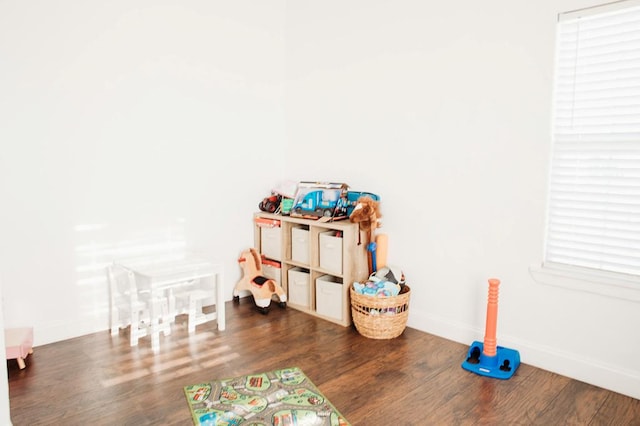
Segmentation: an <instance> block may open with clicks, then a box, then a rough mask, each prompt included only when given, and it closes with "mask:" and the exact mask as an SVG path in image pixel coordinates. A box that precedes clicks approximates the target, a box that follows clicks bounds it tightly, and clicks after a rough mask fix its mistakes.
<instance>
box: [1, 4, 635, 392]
mask: <svg viewBox="0 0 640 426" xmlns="http://www.w3.org/2000/svg"><path fill="white" fill-rule="evenodd" d="M534 3H535V4H534ZM592 3H593V2H592ZM586 4H587V2H586V1H577V0H576V1H572V2H569V1H562V2H552V1H549V2H547V3H540V2H537V3H536V2H527V1H525V0H518V1H507V0H490V1H487V2H482V4H481V5H480V4H478V3H477V2H473V1H465V2H463V3H460V2H457V3H455V4H451V5H449V4H448V3H446V2H439V3H433V2H421V1H417V0H413V1H410V0H400V1H396V2H387V1H382V0H373V1H371V0H369V1H366V2H365V1H362V0H358V1H355V0H352V1H349V2H344V1H342V2H338V1H335V0H331V1H325V2H313V1H310V0H296V1H290V2H286V4H285V2H283V1H280V2H259V1H251V0H243V1H236V2H224V3H222V2H216V3H213V4H212V3H211V2H205V1H196V0H187V1H183V2H180V3H178V2H169V1H164V2H150V1H133V2H131V1H124V0H120V1H115V2H108V3H105V4H101V5H100V6H96V5H95V3H91V4H90V3H87V2H82V1H80V0H75V1H74V0H63V1H59V2H56V3H55V5H54V4H53V3H50V2H45V1H38V2H36V1H32V2H29V3H25V2H17V1H6V2H2V3H1V4H0V93H2V94H3V95H2V96H1V97H0V144H1V146H2V154H1V155H0V199H1V200H2V208H1V209H0V235H1V236H2V237H1V238H0V259H1V260H0V275H2V277H3V284H4V285H3V287H2V289H3V292H4V298H5V305H4V306H5V313H4V314H5V325H6V326H20V325H26V324H28V325H33V326H34V328H35V339H36V345H41V344H44V343H48V342H53V341H57V340H61V339H66V338H70V337H74V336H77V335H81V334H85V333H89V332H93V331H99V330H106V328H107V311H106V309H107V297H106V294H107V290H106V284H105V282H104V277H103V276H102V275H103V274H102V270H101V267H102V265H103V264H104V262H105V261H107V260H108V259H109V258H111V257H113V256H117V255H121V254H123V253H131V252H135V251H138V250H141V249H144V248H145V247H146V248H147V249H148V248H154V249H172V248H180V247H183V246H186V247H189V248H195V249H201V250H205V251H207V252H210V253H211V256H212V257H215V258H218V259H221V260H222V261H223V262H224V263H225V267H226V270H227V274H226V277H227V278H226V281H227V283H226V284H227V297H228V298H230V297H231V287H232V286H233V284H234V282H235V279H237V277H238V276H239V270H238V269H237V264H236V262H235V258H236V256H237V254H238V252H239V251H240V250H241V249H242V248H245V247H246V246H248V245H252V244H253V235H252V230H253V229H252V226H251V222H250V220H251V214H252V212H253V211H255V210H256V205H257V202H258V201H259V200H260V198H261V197H263V196H264V195H266V194H267V193H268V191H269V189H270V188H271V187H272V186H274V185H276V184H277V183H278V182H279V181H280V180H281V179H284V178H287V179H289V178H290V179H298V180H303V179H304V180H331V181H341V182H347V183H349V184H350V185H351V187H352V188H353V189H360V190H367V191H372V192H377V193H379V194H380V195H381V196H382V198H383V204H382V210H383V213H384V215H385V217H384V228H383V229H381V232H382V231H384V232H386V233H388V234H389V236H390V252H389V260H390V261H391V262H392V263H395V264H398V265H400V266H401V267H402V268H403V269H404V271H405V273H406V275H407V277H408V279H409V283H410V284H411V287H412V289H413V294H412V301H411V309H410V319H409V324H410V325H411V326H413V327H416V328H419V329H422V330H425V331H428V332H431V333H434V334H438V335H442V336H444V337H446V338H449V339H452V340H456V341H459V342H462V343H465V344H470V343H471V342H472V341H473V340H481V339H482V337H483V332H484V319H485V308H486V296H487V282H486V280H487V278H489V277H491V276H497V277H499V278H501V279H502V282H503V284H502V286H501V289H500V313H499V326H498V342H499V344H501V345H503V346H507V347H511V348H514V349H518V350H519V351H520V353H521V356H522V359H523V362H525V363H528V364H532V365H536V366H539V367H542V368H545V369H548V370H551V371H556V372H559V373H561V374H566V375H568V376H571V377H574V378H578V379H580V380H584V381H587V382H590V383H594V384H597V385H600V386H603V387H607V388H609V389H613V390H617V391H619V392H622V393H626V394H629V395H632V396H634V397H636V398H640V394H639V393H638V389H640V369H639V367H638V365H637V362H636V360H635V359H634V358H635V356H634V355H635V354H637V353H639V352H640V340H639V338H638V334H637V333H636V332H635V330H634V327H633V326H634V325H637V324H638V322H639V320H640V311H639V310H638V309H637V304H636V303H628V302H624V301H621V300H616V299H611V298H606V297H601V296H597V295H594V294H588V293H583V292H576V291H571V290H567V289H564V288H557V287H550V286H545V285H541V284H539V283H537V282H535V281H534V280H532V278H531V276H530V275H529V272H528V268H529V266H530V265H531V264H536V263H538V264H539V263H540V261H541V259H542V244H543V240H542V237H543V230H544V214H545V197H546V178H547V167H548V161H547V157H548V155H549V136H548V135H549V131H550V126H549V116H550V98H551V81H552V67H553V48H554V39H553V37H554V36H553V31H554V24H555V13H556V12H557V11H558V10H564V8H563V9H559V8H560V7H564V6H566V9H573V8H576V7H578V6H580V5H586ZM285 6H286V7H285ZM285 9H286V10H285ZM285 11H286V23H285ZM285 42H286V43H285ZM285 53H286V55H285ZM285 76H286V82H285V83H284V87H285V89H286V98H285V97H284V95H283V77H285ZM285 111H286V116H285ZM285 124H286V129H285ZM285 130H286V133H285ZM283 141H286V145H285V142H283ZM283 147H284V149H283ZM223 148H224V149H225V152H224V153H223V152H222V150H223ZM283 152H284V156H283ZM463 357H464V354H460V362H462V361H463Z"/></svg>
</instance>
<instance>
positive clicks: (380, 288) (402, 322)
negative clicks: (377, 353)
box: [350, 266, 411, 339]
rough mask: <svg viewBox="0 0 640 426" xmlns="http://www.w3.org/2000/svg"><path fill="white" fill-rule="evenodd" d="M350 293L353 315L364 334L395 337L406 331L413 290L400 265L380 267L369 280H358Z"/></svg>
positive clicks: (380, 337) (384, 337) (375, 337)
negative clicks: (359, 281)
mask: <svg viewBox="0 0 640 426" xmlns="http://www.w3.org/2000/svg"><path fill="white" fill-rule="evenodd" d="M350 293H351V316H352V317H353V323H354V324H355V326H356V329H357V330H358V332H359V333H360V334H362V335H363V336H365V337H369V338H372V339H393V338H395V337H398V336H399V335H401V334H402V332H403V331H404V329H405V328H406V325H407V318H408V316H409V297H410V295H411V289H410V288H409V286H408V285H407V284H406V283H405V279H404V274H403V273H402V271H401V270H400V269H399V268H397V267H393V266H388V267H384V268H381V269H379V270H378V271H376V272H375V273H373V274H371V276H370V277H369V279H368V280H367V281H366V282H365V283H358V282H354V283H353V286H351V289H350Z"/></svg>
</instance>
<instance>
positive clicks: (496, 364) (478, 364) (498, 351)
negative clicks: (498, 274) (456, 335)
mask: <svg viewBox="0 0 640 426" xmlns="http://www.w3.org/2000/svg"><path fill="white" fill-rule="evenodd" d="M499 287H500V280H499V279H497V278H491V279H489V298H488V300H487V324H486V327H485V334H484V342H478V341H475V342H473V343H472V344H471V346H470V347H469V352H468V353H467V359H466V360H465V361H464V362H463V363H462V368H464V369H465V370H469V371H471V372H473V373H476V374H479V375H481V376H487V377H493V378H496V379H509V378H511V376H513V374H514V373H515V372H516V370H517V369H518V366H519V365H520V353H519V352H518V351H516V350H514V349H509V348H504V347H502V346H497V344H496V343H497V341H496V326H497V323H498V288H499Z"/></svg>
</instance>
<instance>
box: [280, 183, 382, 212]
mask: <svg viewBox="0 0 640 426" xmlns="http://www.w3.org/2000/svg"><path fill="white" fill-rule="evenodd" d="M362 196H368V197H371V198H373V199H374V200H376V201H379V197H378V196H377V195H375V194H372V193H370V192H357V191H346V192H340V191H335V190H326V189H324V190H322V189H320V190H316V191H310V192H308V193H306V194H305V195H304V197H302V198H301V199H299V200H297V201H296V203H295V204H294V205H293V207H292V209H291V211H292V212H294V213H295V214H297V215H299V216H317V217H322V216H324V217H333V218H345V217H348V216H349V215H350V214H351V212H352V211H353V208H354V207H355V206H356V203H357V201H358V198H360V197H362Z"/></svg>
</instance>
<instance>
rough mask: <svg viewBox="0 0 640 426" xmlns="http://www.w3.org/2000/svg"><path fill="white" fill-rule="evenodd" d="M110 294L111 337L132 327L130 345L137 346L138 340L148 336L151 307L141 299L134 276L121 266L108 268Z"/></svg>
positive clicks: (113, 265) (112, 265)
mask: <svg viewBox="0 0 640 426" xmlns="http://www.w3.org/2000/svg"><path fill="white" fill-rule="evenodd" d="M107 280H108V282H109V293H110V296H111V297H110V304H111V305H110V317H111V318H110V322H111V335H112V336H116V335H117V334H118V332H119V330H120V329H121V328H127V327H130V330H129V343H130V345H131V346H136V345H137V344H138V340H139V339H140V338H141V337H144V336H146V335H147V334H148V332H149V330H148V325H149V305H148V303H147V301H145V300H144V298H141V297H139V295H138V289H137V287H136V280H135V277H134V276H133V274H132V273H131V272H130V271H128V270H126V269H124V268H123V267H121V266H118V265H116V264H115V263H114V264H111V265H109V266H107Z"/></svg>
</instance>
